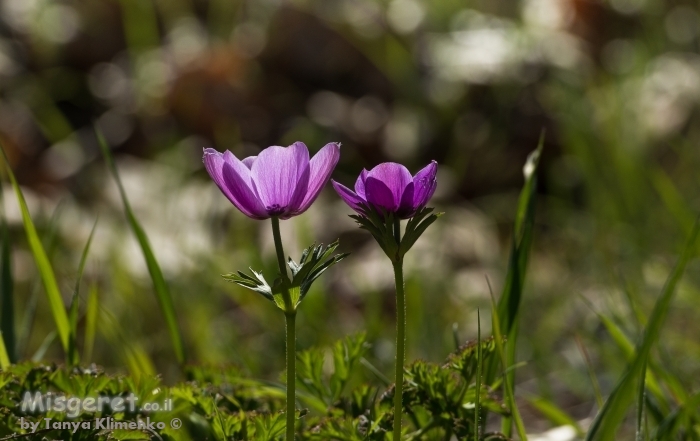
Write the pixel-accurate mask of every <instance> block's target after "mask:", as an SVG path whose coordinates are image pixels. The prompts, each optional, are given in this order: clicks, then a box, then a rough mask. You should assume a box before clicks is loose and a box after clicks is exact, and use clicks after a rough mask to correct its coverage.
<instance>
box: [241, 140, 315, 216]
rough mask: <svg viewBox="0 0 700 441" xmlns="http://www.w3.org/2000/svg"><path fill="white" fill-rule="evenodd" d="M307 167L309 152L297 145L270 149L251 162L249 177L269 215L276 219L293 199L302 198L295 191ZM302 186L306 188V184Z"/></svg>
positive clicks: (301, 144) (302, 145)
mask: <svg viewBox="0 0 700 441" xmlns="http://www.w3.org/2000/svg"><path fill="white" fill-rule="evenodd" d="M308 167H309V151H308V149H307V148H306V146H305V145H304V144H303V143H300V142H297V143H294V144H292V145H291V146H289V147H286V148H285V147H279V146H272V147H268V148H266V149H265V150H263V151H262V152H260V154H259V155H258V157H257V159H256V160H255V161H254V162H253V165H252V167H251V170H250V175H251V178H252V181H253V184H254V188H255V189H256V190H257V194H258V197H259V198H260V202H262V204H263V205H264V206H265V209H266V210H267V212H268V214H269V215H271V216H278V215H280V214H283V213H285V212H287V210H288V208H289V207H290V206H291V204H292V203H293V202H295V199H298V198H302V197H303V196H300V194H299V193H297V192H296V190H297V184H298V183H299V179H300V178H302V177H303V175H304V170H305V169H308ZM307 179H308V178H307ZM304 185H308V181H307V182H305V183H304ZM303 190H306V187H304V188H303Z"/></svg>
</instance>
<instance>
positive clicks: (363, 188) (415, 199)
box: [331, 161, 437, 219]
mask: <svg viewBox="0 0 700 441" xmlns="http://www.w3.org/2000/svg"><path fill="white" fill-rule="evenodd" d="M436 173H437V162H435V161H432V162H431V163H430V164H428V165H427V166H426V167H425V168H423V169H422V170H421V171H419V172H418V173H416V174H415V176H411V173H410V172H409V171H408V169H407V168H406V167H404V166H403V165H401V164H397V163H395V162H384V163H382V164H379V165H378V166H376V167H374V168H373V169H372V170H370V171H367V170H362V173H360V176H359V177H358V178H357V181H356V182H355V191H352V190H350V189H349V188H347V187H346V186H344V185H342V184H339V183H337V182H335V181H331V182H332V183H333V188H335V191H337V192H338V194H339V195H340V197H341V198H343V200H344V201H345V202H346V203H347V204H348V205H349V206H350V208H352V209H353V210H355V211H357V212H358V213H360V214H363V215H364V213H363V211H362V208H361V206H360V204H367V205H371V206H374V207H375V208H379V209H383V210H386V211H387V212H389V213H395V214H396V215H397V216H398V217H399V218H400V219H408V218H410V217H413V216H414V215H415V214H416V212H417V211H418V210H420V209H421V208H423V207H425V204H427V203H428V201H429V200H430V198H431V197H432V196H433V193H435V188H436V187H437V180H436V179H435V175H436Z"/></svg>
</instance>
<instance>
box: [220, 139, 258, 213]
mask: <svg viewBox="0 0 700 441" xmlns="http://www.w3.org/2000/svg"><path fill="white" fill-rule="evenodd" d="M221 176H222V178H223V183H222V185H221V186H220V187H219V188H221V191H222V192H223V193H224V195H226V197H227V198H228V199H229V200H230V201H231V203H232V204H233V205H235V206H236V208H238V209H239V210H240V211H241V212H242V213H243V214H245V215H246V216H248V217H251V218H253V219H267V218H268V217H269V216H267V212H266V211H265V207H263V205H262V204H261V203H260V201H259V200H258V198H257V196H256V195H255V193H254V192H253V190H252V189H251V187H250V184H251V180H250V170H248V167H246V166H245V165H244V164H243V163H242V162H241V161H239V160H238V158H236V157H235V156H234V155H233V153H231V152H229V151H226V152H225V153H224V154H223V155H221ZM215 181H216V180H215Z"/></svg>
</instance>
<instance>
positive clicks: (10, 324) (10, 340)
mask: <svg viewBox="0 0 700 441" xmlns="http://www.w3.org/2000/svg"><path fill="white" fill-rule="evenodd" d="M0 240H1V241H2V245H0V334H2V339H3V342H2V344H3V348H4V350H5V353H6V355H7V357H8V359H9V360H10V361H11V362H13V361H16V351H15V302H14V298H13V292H12V291H13V281H12V260H11V254H10V236H9V234H8V233H7V224H6V223H5V220H4V219H2V224H0ZM0 355H2V354H0Z"/></svg>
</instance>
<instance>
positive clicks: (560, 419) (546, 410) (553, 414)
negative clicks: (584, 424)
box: [526, 397, 584, 437]
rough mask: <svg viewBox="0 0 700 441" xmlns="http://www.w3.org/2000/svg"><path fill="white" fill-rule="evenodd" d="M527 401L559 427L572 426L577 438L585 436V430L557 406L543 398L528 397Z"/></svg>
mask: <svg viewBox="0 0 700 441" xmlns="http://www.w3.org/2000/svg"><path fill="white" fill-rule="evenodd" d="M526 399H527V401H528V402H529V403H530V404H531V405H532V407H534V408H535V409H537V410H538V411H539V412H540V413H541V414H542V415H543V416H544V417H545V418H547V419H548V420H549V421H550V422H551V423H552V424H554V425H557V426H571V427H573V428H574V430H576V435H577V436H579V437H580V436H583V433H584V432H583V430H582V429H581V426H580V425H579V424H578V422H577V421H576V420H575V419H573V418H572V417H571V416H570V415H569V414H567V413H566V412H564V411H563V410H561V409H560V408H559V407H558V406H557V405H556V404H554V403H552V402H551V401H549V400H547V399H546V398H543V397H527V398H526Z"/></svg>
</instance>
